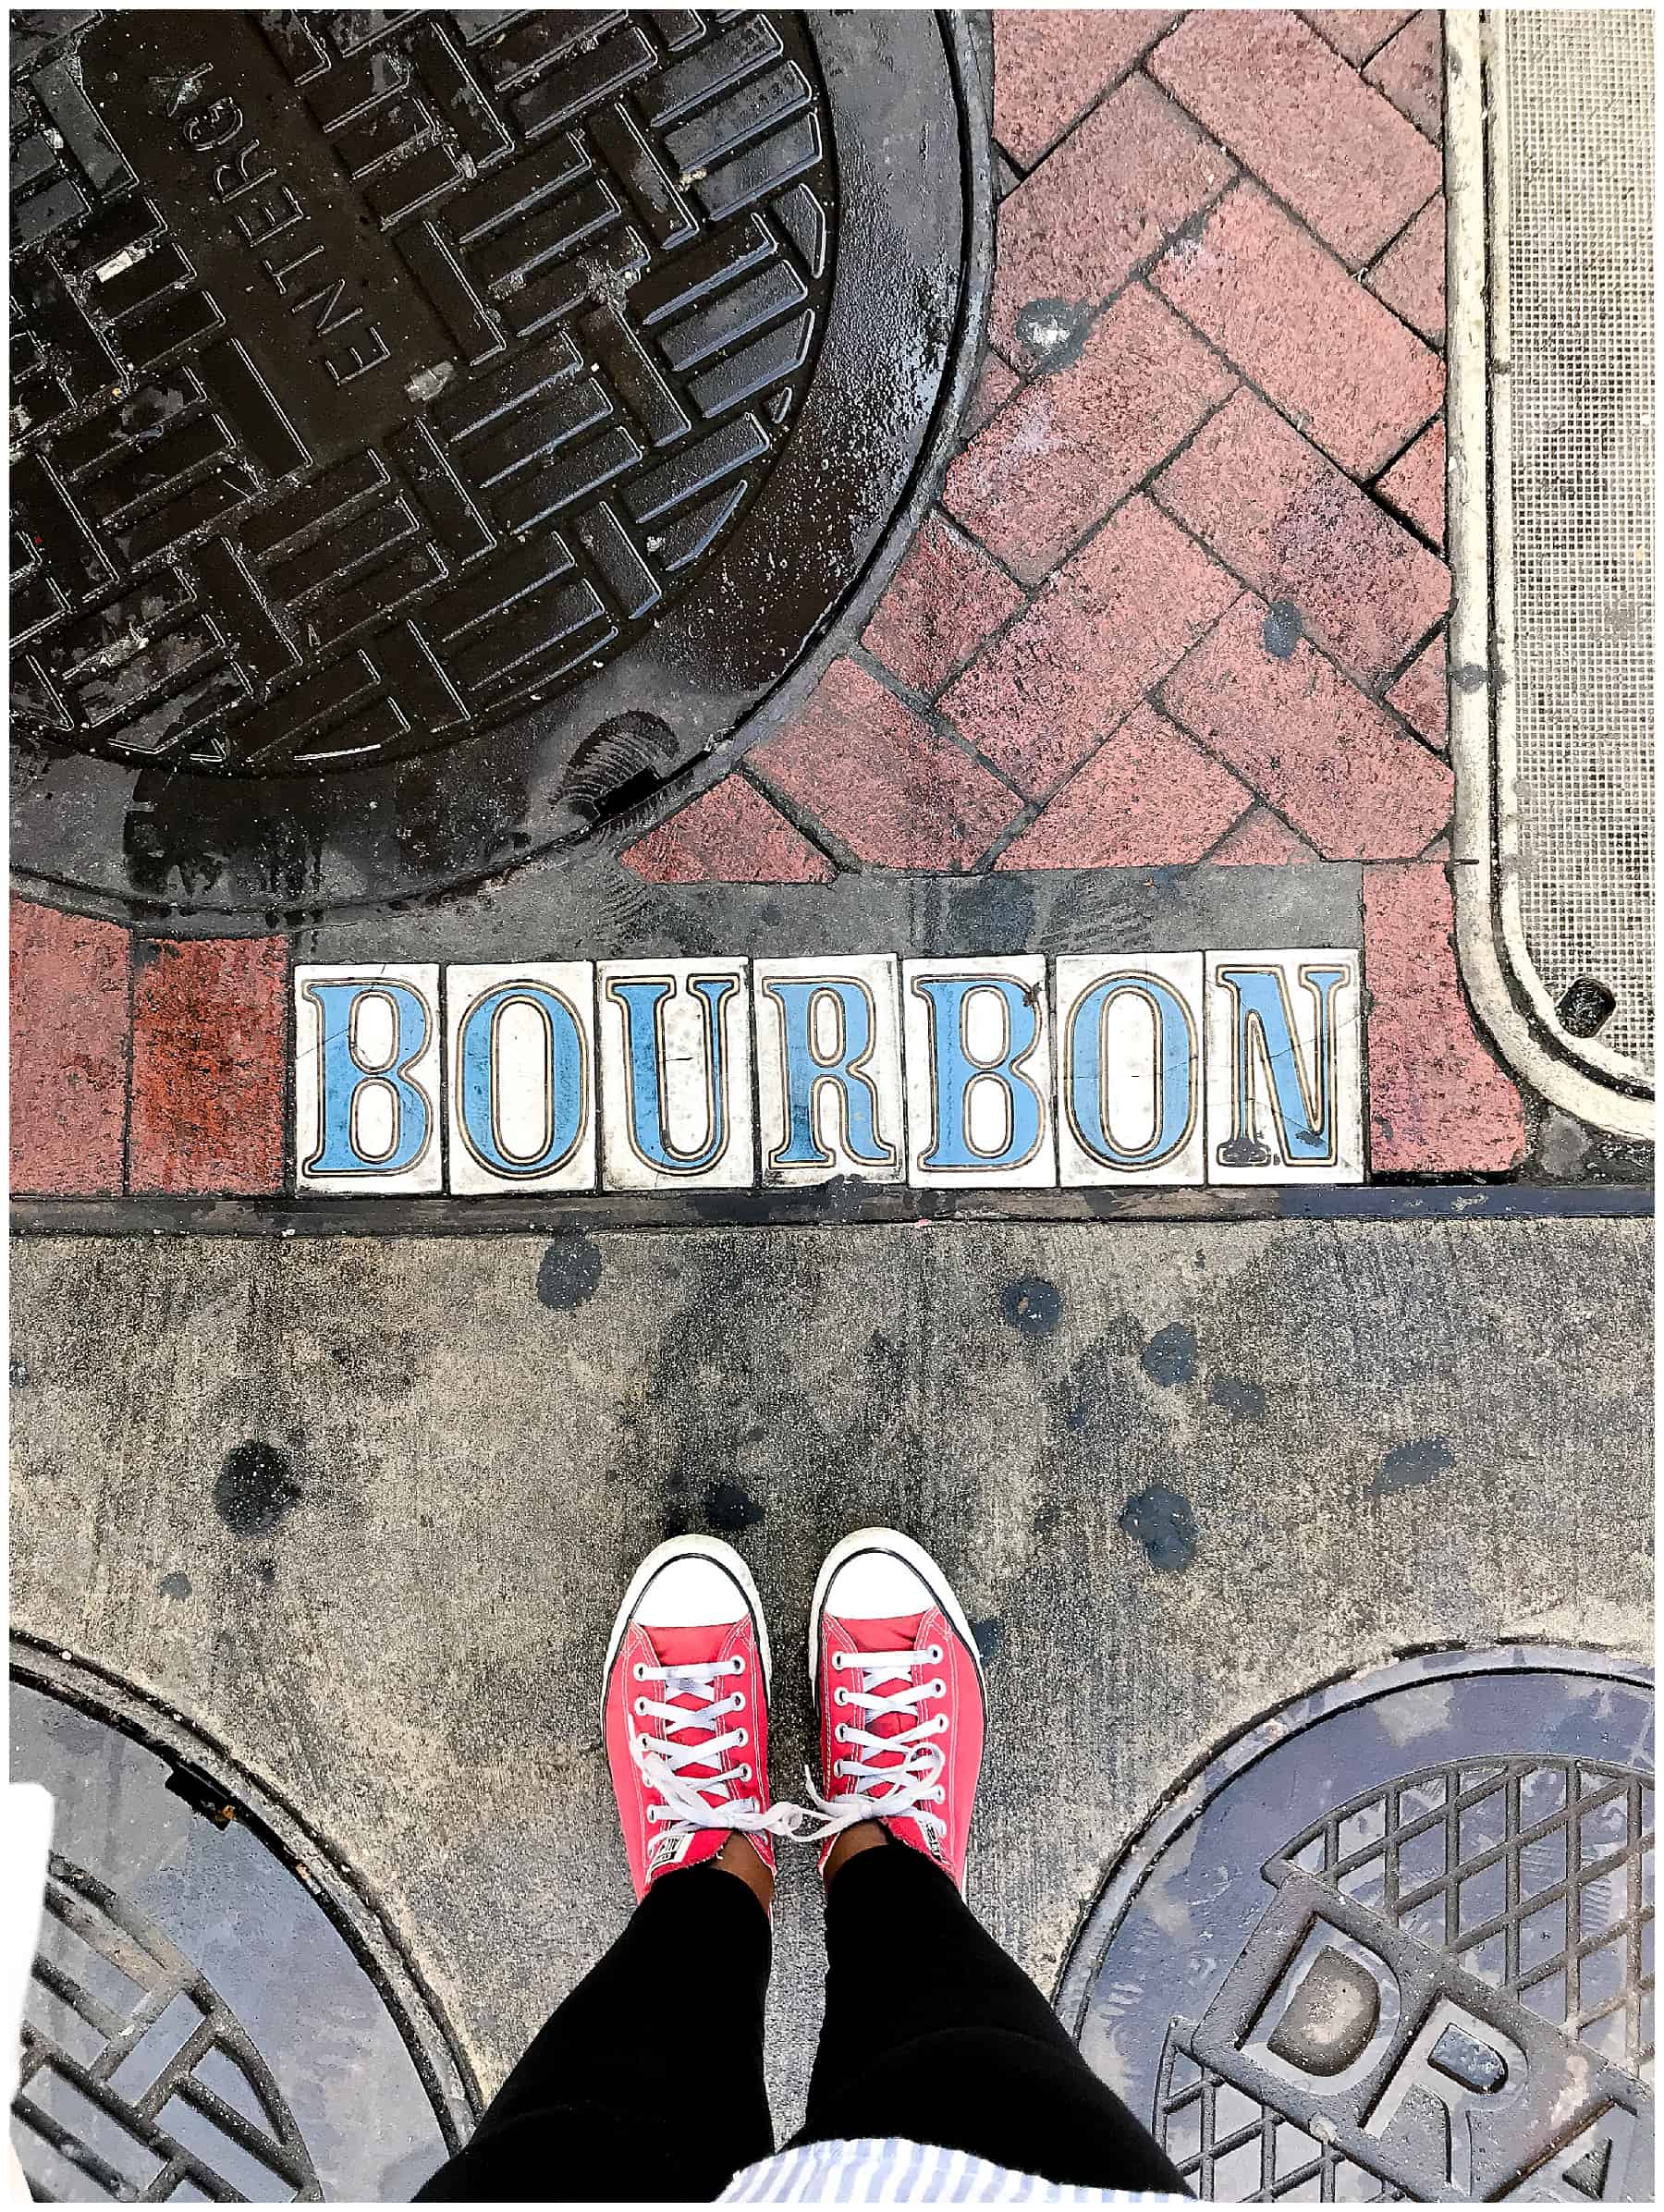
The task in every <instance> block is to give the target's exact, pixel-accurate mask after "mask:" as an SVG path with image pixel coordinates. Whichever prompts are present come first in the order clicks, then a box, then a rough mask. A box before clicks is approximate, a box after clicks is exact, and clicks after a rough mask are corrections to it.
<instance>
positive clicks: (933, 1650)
mask: <svg viewBox="0 0 1664 2212" xmlns="http://www.w3.org/2000/svg"><path fill="white" fill-rule="evenodd" d="M924 1664H925V1666H926V1667H939V1666H940V1665H941V1664H942V1647H941V1645H940V1644H932V1645H931V1647H930V1649H929V1650H928V1651H927V1652H926V1653H925V1654H924Z"/></svg>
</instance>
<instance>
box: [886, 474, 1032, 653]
mask: <svg viewBox="0 0 1664 2212" xmlns="http://www.w3.org/2000/svg"><path fill="white" fill-rule="evenodd" d="M1022 605H1024V598H1023V594H1022V591H1021V589H1020V588H1019V587H1018V586H1017V585H1016V584H1014V583H1013V582H1012V581H1011V580H1010V578H1009V576H1007V575H1006V574H1005V572H1004V570H1003V569H1001V568H997V567H996V566H995V564H994V563H993V562H992V561H991V560H990V559H989V558H988V556H987V555H986V554H985V552H983V550H982V548H981V547H980V546H978V545H973V544H972V543H971V541H970V539H969V538H967V537H966V536H965V535H964V534H963V532H960V531H957V530H955V529H954V527H953V525H952V523H951V522H949V521H948V520H946V519H945V518H944V517H942V516H940V515H932V516H931V517H930V519H929V520H928V521H927V522H926V523H925V525H924V529H923V530H922V531H921V532H919V534H918V536H917V537H916V538H915V539H914V540H913V542H912V545H911V546H910V547H909V548H908V551H907V556H906V558H905V559H904V560H903V561H902V563H901V566H900V567H899V568H898V569H897V571H896V574H895V577H894V579H893V580H892V581H891V583H890V587H889V589H888V591H887V592H886V593H885V594H884V597H883V598H882V599H881V600H880V601H879V603H878V606H877V610H876V612H875V614H874V616H873V618H872V620H871V621H870V622H869V623H868V624H867V626H866V629H864V630H863V632H862V638H861V642H862V643H863V645H864V646H865V647H866V649H867V651H868V652H869V653H870V654H872V655H873V656H874V658H875V660H881V661H882V662H883V663H884V665H885V666H886V667H887V669H888V670H889V671H890V673H891V674H892V675H893V676H896V677H898V678H899V679H900V681H901V682H902V683H904V684H906V685H907V686H908V687H909V688H910V689H911V690H915V691H922V692H924V694H925V695H926V697H933V696H934V695H935V694H936V692H937V691H939V690H941V688H942V686H943V685H944V684H945V683H946V682H947V680H948V678H949V677H950V676H951V675H952V674H953V672H954V670H955V669H956V668H958V667H960V666H961V665H962V664H963V663H964V662H965V661H968V660H969V659H970V657H971V655H972V654H973V653H974V652H975V650H976V648H977V647H978V646H979V645H980V644H981V643H982V642H983V640H984V639H985V637H987V636H988V634H989V633H990V631H992V630H996V629H998V628H999V625H1000V624H1001V623H1002V622H1003V621H1005V619H1006V618H1007V617H1008V616H1009V615H1014V614H1015V613H1016V612H1017V609H1018V608H1019V607H1020V606H1022Z"/></svg>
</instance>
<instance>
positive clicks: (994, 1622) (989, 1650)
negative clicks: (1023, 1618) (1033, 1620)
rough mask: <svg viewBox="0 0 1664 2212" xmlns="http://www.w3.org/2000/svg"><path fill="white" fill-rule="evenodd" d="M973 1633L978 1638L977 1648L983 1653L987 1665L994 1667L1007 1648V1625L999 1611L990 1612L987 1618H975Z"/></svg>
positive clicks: (972, 1624) (972, 1625)
mask: <svg viewBox="0 0 1664 2212" xmlns="http://www.w3.org/2000/svg"><path fill="white" fill-rule="evenodd" d="M971 1633H972V1634H973V1636H974V1637H975V1638H976V1648H977V1650H978V1651H979V1652H981V1654H982V1662H983V1665H984V1666H985V1667H992V1666H993V1664H994V1662H995V1660H996V1659H997V1658H998V1657H999V1656H1000V1654H1001V1653H1002V1652H1003V1651H1004V1649H1005V1641H1006V1625H1005V1621H1004V1620H1003V1619H1002V1618H1001V1617H1000V1615H999V1614H997V1613H990V1614H989V1616H988V1618H987V1619H985V1620H973V1622H972V1623H971Z"/></svg>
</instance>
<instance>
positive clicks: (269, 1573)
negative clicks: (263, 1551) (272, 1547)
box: [254, 1559, 277, 1583]
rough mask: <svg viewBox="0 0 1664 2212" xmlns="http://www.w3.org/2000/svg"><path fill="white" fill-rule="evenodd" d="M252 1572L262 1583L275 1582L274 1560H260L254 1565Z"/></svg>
mask: <svg viewBox="0 0 1664 2212" xmlns="http://www.w3.org/2000/svg"><path fill="white" fill-rule="evenodd" d="M254 1571H255V1573H256V1574H257V1575H258V1576H259V1577H260V1579H261V1581H262V1582H263V1583H275V1581H276V1580H277V1562H276V1560H275V1559H261V1560H259V1561H258V1562H257V1563H256V1565H255V1569H254Z"/></svg>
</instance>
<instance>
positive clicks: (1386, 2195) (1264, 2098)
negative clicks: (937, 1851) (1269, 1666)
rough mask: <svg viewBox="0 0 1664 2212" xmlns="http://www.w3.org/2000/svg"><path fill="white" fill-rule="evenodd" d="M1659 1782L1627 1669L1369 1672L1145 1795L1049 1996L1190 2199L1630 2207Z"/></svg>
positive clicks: (1426, 1661)
mask: <svg viewBox="0 0 1664 2212" xmlns="http://www.w3.org/2000/svg"><path fill="white" fill-rule="evenodd" d="M1652 1777H1653V1768H1652V1693H1651V1688H1650V1683H1649V1681H1648V1680H1647V1678H1646V1676H1645V1675H1644V1674H1643V1673H1642V1672H1641V1670H1639V1669H1638V1668H1635V1669H1632V1668H1625V1667H1624V1666H1623V1665H1622V1664H1621V1663H1620V1662H1616V1661H1613V1660H1610V1659H1609V1658H1606V1657H1604V1656H1597V1655H1594V1654H1588V1653H1579V1652H1568V1651H1556V1650H1548V1649H1515V1650H1506V1651H1496V1652H1487V1653H1474V1654H1461V1653H1439V1654H1437V1655H1433V1656H1428V1657H1425V1658H1422V1659H1417V1660H1410V1661H1405V1662H1403V1663H1401V1664H1400V1665H1396V1666H1392V1667H1389V1668H1376V1669H1372V1670H1370V1671H1369V1672H1368V1673H1366V1674H1364V1676H1361V1677H1357V1678H1354V1679H1352V1680H1349V1681H1346V1682H1343V1683H1340V1684H1339V1685H1336V1686H1335V1687H1333V1688H1331V1689H1329V1690H1327V1691H1322V1692H1319V1693H1315V1694H1314V1695H1313V1696H1311V1697H1308V1698H1304V1699H1302V1700H1299V1701H1297V1702H1296V1703H1294V1704H1293V1705H1288V1706H1285V1707H1283V1708H1282V1709H1281V1710H1280V1711H1279V1712H1278V1713H1276V1714H1274V1715H1273V1716H1272V1717H1270V1718H1269V1719H1267V1720H1266V1721H1265V1722H1263V1723H1262V1724H1261V1725H1260V1726H1259V1727H1257V1728H1255V1729H1253V1730H1251V1731H1250V1732H1249V1733H1248V1735H1246V1736H1245V1737H1243V1738H1242V1739H1241V1740H1240V1741H1238V1742H1236V1743H1235V1744H1233V1745H1231V1746H1230V1748H1229V1749H1228V1750H1227V1751H1225V1752H1224V1753H1222V1754H1220V1755H1219V1757H1217V1759H1216V1760H1215V1761H1214V1762H1213V1763H1212V1765H1211V1766H1208V1767H1207V1768H1206V1769H1205V1772H1204V1773H1203V1774H1202V1775H1200V1776H1199V1777H1198V1778H1197V1779H1196V1780H1195V1781H1194V1782H1193V1783H1192V1784H1191V1786H1190V1787H1189V1788H1188V1789H1186V1790H1184V1791H1182V1792H1181V1795H1180V1797H1179V1798H1178V1799H1177V1800H1176V1801H1175V1802H1174V1803H1171V1804H1169V1805H1168V1806H1167V1807H1165V1808H1164V1809H1163V1811H1162V1812H1161V1813H1160V1814H1158V1815H1157V1816H1156V1819H1155V1820H1154V1821H1153V1822H1152V1824H1151V1825H1150V1827H1148V1828H1147V1829H1146V1830H1145V1832H1144V1835H1143V1836H1142V1837H1141V1838H1140V1839H1138V1841H1137V1842H1136V1843H1135V1844H1134V1845H1133V1847H1132V1850H1131V1851H1129V1853H1128V1854H1127V1856H1126V1858H1125V1859H1124V1860H1123V1861H1122V1863H1121V1864H1120V1866H1119V1867H1118V1868H1117V1869H1116V1871H1115V1873H1114V1874H1113V1875H1112V1876H1111V1878H1110V1880H1109V1883H1108V1885H1107V1888H1106V1890H1105V1892H1104V1895H1103V1896H1102V1898H1101V1899H1100V1900H1099V1901H1098V1903H1097V1905H1096V1907H1095V1910H1094V1912H1093V1913H1092V1914H1091V1916H1090V1918H1089V1919H1088V1921H1087V1923H1086V1925H1085V1926H1084V1928H1083V1931H1082V1933H1081V1935H1080V1937H1079V1938H1078V1939H1077V1941H1076V1944H1075V1947H1074V1950H1073V1952H1072V1954H1071V1959H1070V1961H1069V1964H1068V1967H1067V1968H1066V1970H1065V1974H1064V1979H1063V1986H1062V1992H1061V1995H1060V1998H1059V2009H1060V2010H1061V2012H1062V2014H1063V2017H1064V2019H1065V2020H1066V2021H1067V2022H1068V2023H1069V2024H1070V2026H1071V2031H1072V2032H1073V2033H1074V2034H1075V2035H1076V2036H1077V2038H1078V2040H1079V2041H1080V2043H1081V2046H1082V2048H1083V2051H1084V2052H1085V2054H1086V2056H1087V2057H1088V2058H1089V2059H1091V2061H1092V2063H1093V2064H1094V2066H1095V2067H1096V2069H1097V2071H1099V2072H1100V2073H1101V2074H1102V2075H1103V2076H1104V2078H1105V2079H1106V2080H1107V2081H1108V2082H1109V2083H1111V2084H1113V2085H1114V2087H1115V2088H1116V2089H1118V2090H1119V2091H1120V2094H1121V2095H1122V2096H1124V2097H1125V2098H1126V2099H1127V2101H1128V2102H1129V2103H1130V2104H1131V2106H1132V2108H1133V2110H1134V2111H1135V2112H1137V2113H1138V2114H1139V2115H1140V2117H1141V2118H1143V2119H1144V2120H1148V2122H1149V2123H1150V2125H1151V2126H1152V2127H1153V2129H1154V2130H1155V2133H1156V2136H1157V2138H1158V2140H1159V2141H1160V2142H1161V2144H1162V2145H1163V2146H1164V2147H1165V2149H1166V2150H1167V2152H1168V2156H1169V2157H1171V2158H1172V2159H1173V2160H1174V2162H1175V2164H1176V2165H1177V2166H1178V2168H1179V2170H1180V2172H1181V2174H1182V2175H1183V2176H1184V2178H1185V2180H1186V2181H1187V2183H1188V2184H1189V2185H1190V2186H1191V2187H1192V2188H1193V2190H1194V2191H1195V2193H1196V2194H1198V2195H1199V2196H1202V2197H1207V2198H1215V2199H1220V2200H1225V2201H1229V2202H1232V2203H1245V2202H1246V2203H1269V2202H1285V2201H1286V2202H1291V2203H1293V2202H1301V2201H1304V2202H1323V2203H1330V2202H1351V2203H1364V2202H1386V2201H1395V2200H1402V2199H1410V2200H1413V2201H1417V2202H1423V2201H1438V2200H1441V2199H1443V2200H1448V2199H1455V2200H1458V2201H1471V2200H1474V2199H1482V2200H1485V2201H1487V2202H1488V2201H1490V2200H1492V2199H1496V2198H1507V2199H1509V2200H1511V2201H1521V2202H1527V2203H1560V2202H1563V2203H1568V2204H1578V2203H1587V2202H1589V2201H1597V2202H1601V2201H1606V2202H1628V2203H1637V2202H1646V2201H1648V2200H1650V2199H1651V2197H1652V2195H1653V2188H1652V2069H1653V2026H1652V2006H1653V1961H1652V1941H1653V1901H1652V1884H1653V1811H1652V1800H1653V1782H1652ZM1176 1993H1177V1994H1176Z"/></svg>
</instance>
